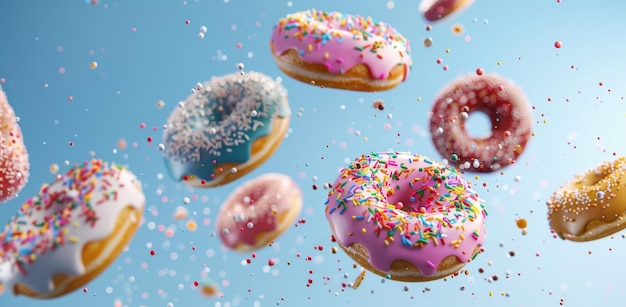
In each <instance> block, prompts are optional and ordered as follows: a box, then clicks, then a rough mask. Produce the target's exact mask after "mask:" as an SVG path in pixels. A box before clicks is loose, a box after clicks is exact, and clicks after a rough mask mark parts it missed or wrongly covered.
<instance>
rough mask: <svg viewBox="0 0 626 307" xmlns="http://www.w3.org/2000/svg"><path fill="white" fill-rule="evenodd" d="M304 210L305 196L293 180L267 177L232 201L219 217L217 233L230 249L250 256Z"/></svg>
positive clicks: (247, 185) (237, 192)
mask: <svg viewBox="0 0 626 307" xmlns="http://www.w3.org/2000/svg"><path fill="white" fill-rule="evenodd" d="M301 209H302V192H301V190H300V188H299V187H298V185H297V184H296V183H295V182H294V181H293V179H291V177H289V176H287V175H283V174H276V173H271V174H265V175H261V176H260V177H257V178H255V179H253V180H250V181H248V182H246V183H245V184H243V185H242V186H240V187H239V188H237V190H235V191H234V192H233V193H232V194H231V195H230V196H229V197H228V199H227V200H226V201H225V202H224V205H222V208H221V209H220V213H219V214H218V216H217V230H218V232H219V236H220V238H221V239H222V242H223V243H224V245H225V246H226V247H228V248H230V249H233V250H235V251H238V252H250V251H253V250H257V249H260V248H262V247H264V246H266V245H268V244H269V243H271V242H272V241H273V240H274V239H276V238H277V237H278V236H280V235H281V234H282V233H284V232H285V231H286V230H287V229H288V228H289V227H290V226H291V225H292V223H293V222H294V221H295V220H296V218H297V217H298V214H300V210H301Z"/></svg>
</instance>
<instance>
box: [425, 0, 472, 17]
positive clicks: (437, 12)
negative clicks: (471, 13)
mask: <svg viewBox="0 0 626 307" xmlns="http://www.w3.org/2000/svg"><path fill="white" fill-rule="evenodd" d="M472 3H474V0H422V2H421V3H420V7H419V8H420V11H421V12H422V14H423V15H424V18H425V19H426V20H427V21H431V22H434V21H439V20H442V19H445V18H448V17H450V16H451V15H453V14H455V13H456V14H458V13H460V12H461V11H463V10H465V9H467V8H468V7H469V6H470V5H472Z"/></svg>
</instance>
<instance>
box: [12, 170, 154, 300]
mask: <svg viewBox="0 0 626 307" xmlns="http://www.w3.org/2000/svg"><path fill="white" fill-rule="evenodd" d="M92 163H94V162H92ZM92 165H93V164H91V163H90V164H89V167H91V166H92ZM105 169H106V172H108V173H107V174H106V175H102V170H105ZM72 172H73V171H70V172H68V174H66V175H65V176H63V177H62V178H61V179H59V180H57V181H55V182H54V183H52V184H51V185H50V186H48V187H47V189H48V190H47V191H46V190H44V189H45V188H42V192H40V194H38V195H37V196H35V197H34V198H33V200H34V201H38V200H41V201H42V202H43V201H44V200H47V201H48V202H50V199H47V198H48V197H49V196H50V195H54V194H56V193H65V194H64V195H65V196H66V197H65V198H63V197H59V200H60V201H59V202H57V203H53V204H52V205H50V206H49V207H48V208H47V209H44V206H39V207H41V209H42V210H40V211H35V210H33V212H32V213H33V214H23V215H19V216H18V217H17V218H14V219H12V221H11V224H10V225H8V226H7V228H5V233H6V232H7V231H9V230H10V229H11V228H13V227H18V228H19V231H21V232H28V231H38V230H40V227H36V226H33V225H32V224H33V223H41V222H42V221H43V219H44V217H48V218H49V217H50V216H53V215H54V214H56V213H58V212H61V211H62V210H63V209H65V208H69V207H71V206H72V205H73V204H76V201H83V202H85V203H89V204H90V205H91V207H92V208H93V210H94V212H95V216H96V217H97V220H96V221H95V223H94V224H93V226H92V223H91V222H89V221H87V220H86V218H85V217H84V216H83V215H82V214H81V213H82V212H83V210H82V209H84V207H83V206H82V205H81V206H77V207H75V208H74V209H72V210H71V222H70V223H67V224H66V225H63V226H61V227H60V228H59V229H58V230H59V231H67V234H66V235H65V242H64V244H62V245H60V246H58V247H56V248H53V247H52V245H51V244H50V243H49V242H50V241H49V240H50V239H52V238H54V237H56V236H54V235H53V234H50V233H47V234H41V235H39V236H37V237H36V240H37V241H38V244H42V245H46V247H47V248H46V249H45V252H44V253H41V251H40V250H36V251H33V253H34V254H35V255H36V259H35V260H34V261H32V263H23V264H22V268H23V271H24V274H22V273H21V272H20V270H19V269H17V267H10V268H8V267H9V266H11V264H12V263H11V259H10V258H9V259H7V258H6V257H5V261H4V262H3V263H0V283H2V282H3V281H4V284H5V286H9V287H8V288H9V289H10V288H12V287H13V286H14V285H15V284H23V285H25V286H27V287H28V288H30V289H31V290H33V291H35V292H36V293H38V294H40V295H45V294H47V293H50V292H55V291H57V290H58V289H54V286H53V283H52V276H54V275H55V274H58V273H63V274H67V275H69V276H78V275H83V274H85V273H86V272H88V271H89V270H91V269H93V268H95V267H97V266H98V265H100V264H101V263H102V262H103V261H105V260H106V259H107V258H109V257H117V255H111V253H112V252H113V248H114V247H115V246H113V245H115V244H119V242H118V241H119V240H121V236H118V237H120V239H116V240H113V244H111V246H105V247H103V250H102V251H101V252H100V253H99V257H98V259H95V261H93V263H92V265H91V267H85V266H84V264H83V261H82V255H81V253H82V250H83V248H84V246H85V245H86V244H87V243H89V242H93V241H98V240H101V239H104V238H106V237H107V236H109V235H110V234H111V233H112V232H113V231H114V226H115V223H116V221H117V218H118V216H119V214H120V212H121V211H122V210H123V209H124V208H125V207H127V206H132V207H133V208H134V209H136V210H139V211H143V206H144V203H145V195H144V194H143V192H142V191H141V184H140V182H139V180H137V178H136V177H135V175H133V174H132V173H131V172H129V171H127V170H125V169H118V168H117V167H113V168H109V165H108V164H107V163H104V164H103V165H102V168H101V169H100V171H98V172H97V175H93V174H92V175H89V176H88V177H86V178H83V179H85V180H84V182H87V184H86V185H85V187H89V186H90V185H91V184H93V190H92V191H91V198H90V199H87V200H85V195H86V194H87V193H85V192H86V191H85V190H82V191H79V190H76V189H70V190H68V188H69V187H68V186H67V184H68V178H71V176H72ZM68 175H70V176H69V177H68ZM74 184H75V183H74ZM77 188H80V186H79V187H77ZM114 191H116V192H117V197H116V198H115V195H114V193H113V192H114ZM83 193H85V195H82V194H83ZM68 196H69V197H68ZM107 198H108V199H107ZM31 209H32V206H29V205H27V204H24V206H23V208H22V209H21V211H22V210H31ZM25 212H28V211H25ZM121 218H128V217H121ZM16 223H20V224H16ZM16 225H18V226H16ZM13 229H15V228H13ZM0 238H1V237H0ZM0 242H1V241H0ZM23 245H26V244H23ZM29 246H30V247H32V246H34V245H29ZM18 247H19V246H18ZM0 260H1V258H0ZM7 270H8V271H10V272H11V274H7ZM9 275H10V276H9ZM63 286H65V285H57V287H63Z"/></svg>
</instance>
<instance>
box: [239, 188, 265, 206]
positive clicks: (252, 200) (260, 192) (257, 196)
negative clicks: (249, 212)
mask: <svg viewBox="0 0 626 307" xmlns="http://www.w3.org/2000/svg"><path fill="white" fill-rule="evenodd" d="M266 194H267V191H266V188H265V187H264V186H256V187H254V188H252V189H249V190H247V191H246V192H245V193H243V195H242V197H241V203H242V204H244V205H248V206H250V205H254V204H256V203H257V202H258V201H260V200H261V199H262V198H263V197H265V196H266Z"/></svg>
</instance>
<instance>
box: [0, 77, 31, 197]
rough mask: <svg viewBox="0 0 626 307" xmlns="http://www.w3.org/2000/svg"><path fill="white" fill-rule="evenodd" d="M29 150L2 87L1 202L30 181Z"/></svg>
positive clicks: (0, 120)
mask: <svg viewBox="0 0 626 307" xmlns="http://www.w3.org/2000/svg"><path fill="white" fill-rule="evenodd" d="M29 168H30V164H29V163H28V152H27V151H26V146H25V145H24V139H23V138H22V131H21V129H20V126H19V125H18V124H17V117H16V116H15V112H14V111H13V108H11V106H10V105H9V101H8V100H7V96H6V95H5V94H4V92H3V91H2V87H0V203H2V202H6V201H7V200H9V199H11V198H13V197H15V196H16V195H17V193H19V191H21V190H22V188H23V187H24V185H25V184H26V182H27V181H28V174H29V173H28V169H29Z"/></svg>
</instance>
